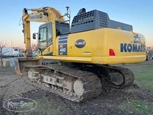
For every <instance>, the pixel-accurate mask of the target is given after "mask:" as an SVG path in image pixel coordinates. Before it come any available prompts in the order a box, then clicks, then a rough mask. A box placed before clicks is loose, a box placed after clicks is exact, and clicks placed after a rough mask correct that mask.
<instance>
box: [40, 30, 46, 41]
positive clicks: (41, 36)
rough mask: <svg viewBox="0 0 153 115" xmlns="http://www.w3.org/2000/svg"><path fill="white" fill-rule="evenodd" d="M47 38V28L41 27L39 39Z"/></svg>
mask: <svg viewBox="0 0 153 115" xmlns="http://www.w3.org/2000/svg"><path fill="white" fill-rule="evenodd" d="M46 40H47V28H41V29H40V31H39V41H40V42H44V41H46Z"/></svg>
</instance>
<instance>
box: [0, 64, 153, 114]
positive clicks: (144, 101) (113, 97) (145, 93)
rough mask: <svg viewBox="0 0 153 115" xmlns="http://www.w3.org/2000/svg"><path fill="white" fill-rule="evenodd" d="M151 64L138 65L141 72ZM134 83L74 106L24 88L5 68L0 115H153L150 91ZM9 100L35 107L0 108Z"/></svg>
mask: <svg viewBox="0 0 153 115" xmlns="http://www.w3.org/2000/svg"><path fill="white" fill-rule="evenodd" d="M151 63H153V61H149V62H145V63H141V64H139V65H141V67H142V68H143V65H147V64H151ZM124 66H125V65H124ZM134 66H135V64H132V65H126V67H129V68H133V67H134ZM136 66H137V65H136ZM134 68H136V67H134ZM139 71H140V70H139ZM150 71H151V70H150ZM135 83H136V84H134V85H133V86H131V87H129V88H126V89H124V90H119V89H109V90H107V91H103V92H102V93H101V95H100V96H99V97H97V98H95V99H92V100H89V101H87V102H83V103H74V102H71V101H68V100H66V99H63V98H61V97H59V96H57V95H55V94H52V93H50V92H46V91H43V90H40V89H37V88H36V87H33V86H31V85H29V84H26V83H25V81H24V79H23V78H22V77H19V76H17V75H16V74H15V72H14V71H13V69H12V68H7V69H6V70H3V71H1V70H0V115H152V114H153V98H152V96H153V89H151V88H145V87H142V86H141V85H139V84H137V82H136V81H135ZM12 97H27V98H30V99H33V100H35V101H36V102H37V107H36V109H34V110H33V111H30V112H24V113H15V112H9V111H7V110H6V109H4V108H3V107H2V104H3V102H4V101H5V100H7V99H10V98H12Z"/></svg>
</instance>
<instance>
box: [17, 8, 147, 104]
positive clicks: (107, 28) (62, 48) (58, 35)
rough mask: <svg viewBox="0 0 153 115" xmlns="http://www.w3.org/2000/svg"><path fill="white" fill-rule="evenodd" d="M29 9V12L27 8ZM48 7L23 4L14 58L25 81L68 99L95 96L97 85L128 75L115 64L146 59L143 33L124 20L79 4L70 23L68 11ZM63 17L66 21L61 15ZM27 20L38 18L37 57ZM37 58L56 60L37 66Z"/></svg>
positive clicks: (116, 83)
mask: <svg viewBox="0 0 153 115" xmlns="http://www.w3.org/2000/svg"><path fill="white" fill-rule="evenodd" d="M28 10H30V11H31V13H29V12H28ZM68 11H69V10H68V7H67V13H66V14H65V15H61V14H60V12H59V11H58V10H56V9H55V8H52V7H43V8H33V9H26V8H24V9H23V16H22V21H23V33H24V43H25V46H26V50H25V56H26V57H25V58H20V59H18V60H16V67H15V71H16V73H17V74H19V75H21V76H27V77H26V78H27V79H29V82H28V83H30V84H32V85H34V86H36V87H39V88H42V89H45V90H47V91H50V92H52V93H55V94H58V95H60V96H62V97H63V98H66V99H68V100H71V101H74V102H80V101H86V100H89V99H92V98H95V97H97V96H98V95H99V94H100V93H101V92H102V89H103V88H102V87H113V88H125V87H128V86H130V85H132V84H133V81H134V74H133V72H132V71H131V70H130V69H128V68H123V67H121V66H117V65H116V66H115V64H132V63H139V62H143V61H145V59H146V49H145V38H144V36H143V35H141V34H138V33H135V32H133V27H132V26H131V25H129V24H125V23H121V22H117V21H114V20H111V19H110V18H109V16H108V14H107V13H105V12H102V11H98V10H92V11H88V12H86V9H85V8H82V9H80V11H79V12H78V14H77V15H76V16H74V18H73V20H72V23H71V26H70V23H68V21H69V22H70V14H69V12H68ZM64 16H67V17H68V19H69V20H67V21H66V20H65V19H64ZM30 22H44V23H45V24H43V25H41V26H40V27H39V32H38V33H34V34H33V39H35V38H36V35H38V47H39V50H38V56H37V57H36V58H33V57H32V50H31V37H30V36H31V34H30ZM41 60H56V61H59V62H60V63H59V64H50V65H41Z"/></svg>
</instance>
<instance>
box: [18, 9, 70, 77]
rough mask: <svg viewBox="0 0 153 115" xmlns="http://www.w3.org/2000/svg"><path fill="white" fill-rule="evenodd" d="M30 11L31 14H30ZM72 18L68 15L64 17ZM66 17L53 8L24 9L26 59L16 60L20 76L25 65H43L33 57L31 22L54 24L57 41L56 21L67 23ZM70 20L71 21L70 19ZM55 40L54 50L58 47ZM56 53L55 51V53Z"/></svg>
mask: <svg viewBox="0 0 153 115" xmlns="http://www.w3.org/2000/svg"><path fill="white" fill-rule="evenodd" d="M28 11H30V13H28ZM64 16H67V17H70V15H69V13H68V7H67V13H66V14H65V15H64ZM64 16H62V15H61V13H60V12H59V11H58V10H56V9H55V8H52V7H43V8H32V9H26V8H24V9H23V13H22V22H23V30H22V32H23V34H24V43H25V52H24V55H25V58H19V59H16V60H15V62H16V66H15V71H16V73H17V74H18V75H23V74H22V71H23V70H24V67H25V65H29V64H41V63H40V60H39V59H36V58H33V57H32V49H31V33H30V22H45V23H48V22H51V23H52V32H53V36H52V37H53V39H56V24H55V21H60V22H65V19H64ZM69 20H70V19H69ZM54 44H55V40H53V50H55V49H56V48H55V47H56V46H55V45H54ZM54 52H55V51H54Z"/></svg>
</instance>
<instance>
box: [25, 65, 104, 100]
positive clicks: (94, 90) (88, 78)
mask: <svg viewBox="0 0 153 115" xmlns="http://www.w3.org/2000/svg"><path fill="white" fill-rule="evenodd" d="M27 67H28V68H46V70H48V69H49V70H51V69H52V70H55V71H56V72H60V73H62V74H64V75H68V76H71V77H75V78H77V79H79V80H81V81H82V83H83V87H84V89H85V91H84V94H83V95H82V96H81V97H80V98H78V97H76V96H70V95H68V94H65V93H62V92H59V91H57V90H52V89H51V88H48V87H46V86H43V85H41V84H38V83H35V82H31V81H30V80H29V79H28V77H26V78H25V79H26V82H27V83H29V84H31V85H33V86H36V87H38V88H41V89H43V90H45V91H49V92H52V93H55V94H58V95H59V96H61V97H63V98H66V99H68V100H71V101H73V102H82V101H86V100H90V99H92V98H95V97H97V96H99V95H100V93H101V91H102V84H101V81H100V79H99V78H98V77H97V76H96V75H95V74H94V73H91V72H87V71H81V70H78V69H76V68H70V67H67V66H63V65H62V66H61V65H50V66H44V65H43V66H40V65H39V66H37V65H33V66H27Z"/></svg>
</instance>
